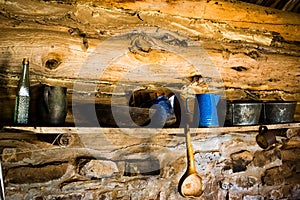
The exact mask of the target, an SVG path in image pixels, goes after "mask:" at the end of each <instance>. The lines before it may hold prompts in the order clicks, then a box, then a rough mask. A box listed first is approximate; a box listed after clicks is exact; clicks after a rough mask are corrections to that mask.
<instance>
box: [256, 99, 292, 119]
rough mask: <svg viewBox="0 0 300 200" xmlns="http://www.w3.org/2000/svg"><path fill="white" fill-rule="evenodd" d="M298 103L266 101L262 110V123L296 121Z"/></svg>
mask: <svg viewBox="0 0 300 200" xmlns="http://www.w3.org/2000/svg"><path fill="white" fill-rule="evenodd" d="M296 105H297V102H296V101H266V102H264V104H263V108H262V117H261V118H262V122H263V123H267V124H278V123H290V122H293V121H294V114H295V110H296Z"/></svg>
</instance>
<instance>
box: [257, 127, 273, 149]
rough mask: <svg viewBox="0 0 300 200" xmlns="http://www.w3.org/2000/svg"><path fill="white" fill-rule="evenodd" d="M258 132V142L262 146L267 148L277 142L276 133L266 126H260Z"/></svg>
mask: <svg viewBox="0 0 300 200" xmlns="http://www.w3.org/2000/svg"><path fill="white" fill-rule="evenodd" d="M258 133H259V134H258V135H257V136H256V142H257V144H258V146H260V147H261V148H263V149H267V148H268V147H269V146H271V145H273V144H275V143H276V135H275V134H274V132H270V131H268V128H267V127H266V126H260V127H259V130H258Z"/></svg>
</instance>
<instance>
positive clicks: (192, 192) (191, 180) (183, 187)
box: [178, 125, 203, 197]
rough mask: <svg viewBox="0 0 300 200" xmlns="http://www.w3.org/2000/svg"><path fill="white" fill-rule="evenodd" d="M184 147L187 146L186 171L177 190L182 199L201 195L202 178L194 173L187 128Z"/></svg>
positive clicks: (191, 148)
mask: <svg viewBox="0 0 300 200" xmlns="http://www.w3.org/2000/svg"><path fill="white" fill-rule="evenodd" d="M185 137H186V146H187V165H188V166H187V170H186V172H185V173H184V175H183V176H182V177H181V179H180V181H179V184H178V190H179V193H180V194H181V195H182V196H183V197H199V196H201V194H202V193H203V190H202V178H201V177H200V175H199V174H198V173H197V171H196V166H195V160H194V151H193V146H192V142H191V134H190V129H189V126H188V125H187V127H186V129H185Z"/></svg>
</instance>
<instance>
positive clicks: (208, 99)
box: [186, 94, 221, 127]
mask: <svg viewBox="0 0 300 200" xmlns="http://www.w3.org/2000/svg"><path fill="white" fill-rule="evenodd" d="M220 98H221V95H220V94H196V100H197V101H195V106H196V108H195V111H197V110H198V112H197V113H199V114H198V116H196V117H197V118H199V123H198V122H197V123H198V127H214V126H219V118H218V109H217V106H218V103H219V101H220ZM189 99H190V98H187V99H186V110H187V112H189V113H192V112H191V111H190V110H189V108H188V100H189ZM197 105H198V106H197Z"/></svg>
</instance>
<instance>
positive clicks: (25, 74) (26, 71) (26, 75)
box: [20, 63, 29, 87]
mask: <svg viewBox="0 0 300 200" xmlns="http://www.w3.org/2000/svg"><path fill="white" fill-rule="evenodd" d="M20 86H25V87H29V64H28V63H23V68H22V77H21V80H20Z"/></svg>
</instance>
